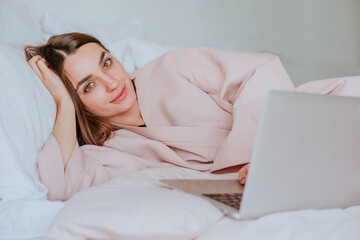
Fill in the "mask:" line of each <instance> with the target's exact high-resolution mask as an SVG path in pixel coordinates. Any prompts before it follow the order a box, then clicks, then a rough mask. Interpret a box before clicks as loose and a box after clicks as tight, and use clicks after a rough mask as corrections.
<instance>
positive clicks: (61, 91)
mask: <svg viewBox="0 0 360 240" xmlns="http://www.w3.org/2000/svg"><path fill="white" fill-rule="evenodd" d="M29 65H30V66H31V68H32V69H33V70H34V72H35V73H36V75H37V76H38V77H39V78H40V80H41V81H42V83H43V84H44V85H45V87H46V88H47V89H48V91H49V92H50V94H51V95H52V97H53V99H54V101H55V103H56V106H57V114H56V120H55V124H54V128H53V135H54V137H55V138H56V140H57V141H58V143H59V145H60V149H61V154H62V158H63V161H64V170H65V169H66V166H67V163H68V161H69V159H70V157H71V154H72V153H73V151H74V148H75V144H76V119H75V109H74V104H73V102H72V100H71V97H70V95H69V94H68V92H67V90H66V88H65V86H64V84H63V83H62V81H61V80H60V78H59V76H58V75H57V74H55V73H54V72H53V71H52V70H51V69H49V68H48V66H47V65H46V61H45V59H43V58H42V57H40V56H35V57H33V58H31V59H30V60H29Z"/></svg>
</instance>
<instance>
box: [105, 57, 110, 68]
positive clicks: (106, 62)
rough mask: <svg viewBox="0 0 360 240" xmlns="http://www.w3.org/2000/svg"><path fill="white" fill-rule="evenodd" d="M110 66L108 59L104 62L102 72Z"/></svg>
mask: <svg viewBox="0 0 360 240" xmlns="http://www.w3.org/2000/svg"><path fill="white" fill-rule="evenodd" d="M110 64H111V60H110V59H108V60H106V61H105V62H104V70H106V69H107V68H108V67H110Z"/></svg>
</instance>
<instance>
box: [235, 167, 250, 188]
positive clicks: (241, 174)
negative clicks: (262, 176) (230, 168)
mask: <svg viewBox="0 0 360 240" xmlns="http://www.w3.org/2000/svg"><path fill="white" fill-rule="evenodd" d="M249 165H250V163H248V164H245V165H244V166H243V167H242V168H241V169H240V170H239V175H238V178H239V182H240V183H241V184H245V182H246V176H247V173H248V168H249Z"/></svg>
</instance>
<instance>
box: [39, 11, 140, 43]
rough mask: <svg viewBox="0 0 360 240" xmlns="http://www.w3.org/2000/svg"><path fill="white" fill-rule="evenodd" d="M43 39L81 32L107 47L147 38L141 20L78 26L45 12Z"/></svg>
mask: <svg viewBox="0 0 360 240" xmlns="http://www.w3.org/2000/svg"><path fill="white" fill-rule="evenodd" d="M40 24H41V28H42V31H43V32H42V39H43V40H45V41H47V40H48V39H49V38H50V37H51V36H53V35H58V34H62V33H68V32H81V33H87V34H90V35H93V36H94V37H96V38H98V39H99V40H100V41H101V42H102V43H103V44H104V45H105V47H107V46H109V45H110V44H112V43H114V42H117V41H119V40H122V39H125V38H127V37H134V38H142V39H143V38H145V33H144V29H143V24H142V22H141V20H140V19H132V20H130V21H129V22H125V23H111V24H99V25H96V24H91V25H90V24H89V25H78V24H73V23H67V22H64V21H61V20H60V19H58V18H56V17H55V16H54V15H53V14H52V15H50V13H49V12H45V13H44V15H43V16H42V18H41V20H40Z"/></svg>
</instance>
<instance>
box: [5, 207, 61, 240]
mask: <svg viewBox="0 0 360 240" xmlns="http://www.w3.org/2000/svg"><path fill="white" fill-rule="evenodd" d="M63 206H64V203H63V202H50V201H47V200H17V201H13V202H10V203H4V202H1V203H0V239H1V240H10V239H30V238H31V239H34V238H38V237H42V236H44V235H45V233H46V231H47V229H48V227H49V225H50V223H51V222H52V220H53V219H54V217H55V216H56V214H57V213H58V212H59V211H60V210H61V208H62V207H63Z"/></svg>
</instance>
